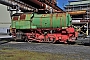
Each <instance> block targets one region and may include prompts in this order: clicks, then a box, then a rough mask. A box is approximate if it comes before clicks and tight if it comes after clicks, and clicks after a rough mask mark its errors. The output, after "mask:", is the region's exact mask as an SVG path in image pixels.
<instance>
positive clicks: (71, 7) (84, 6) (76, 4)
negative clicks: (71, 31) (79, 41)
mask: <svg viewBox="0 0 90 60" xmlns="http://www.w3.org/2000/svg"><path fill="white" fill-rule="evenodd" d="M64 8H65V11H66V12H68V13H70V14H71V16H72V24H73V25H74V26H76V28H78V30H79V32H81V33H82V34H86V35H88V34H90V32H89V31H90V0H87V1H69V4H68V5H65V7H64Z"/></svg>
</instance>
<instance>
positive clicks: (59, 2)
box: [57, 0, 68, 9]
mask: <svg viewBox="0 0 90 60" xmlns="http://www.w3.org/2000/svg"><path fill="white" fill-rule="evenodd" d="M67 4H68V0H57V6H59V7H60V8H61V9H64V8H63V7H64V6H65V5H67Z"/></svg>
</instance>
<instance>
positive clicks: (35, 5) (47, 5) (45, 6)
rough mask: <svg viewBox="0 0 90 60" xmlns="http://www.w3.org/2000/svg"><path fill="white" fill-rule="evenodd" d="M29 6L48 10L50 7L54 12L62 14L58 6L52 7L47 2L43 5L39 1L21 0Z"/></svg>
mask: <svg viewBox="0 0 90 60" xmlns="http://www.w3.org/2000/svg"><path fill="white" fill-rule="evenodd" d="M21 1H23V2H25V3H27V4H29V5H32V6H33V7H36V8H38V9H49V8H50V7H52V8H53V9H54V10H55V11H60V12H63V10H62V9H60V8H59V7H58V6H55V5H52V4H50V3H48V2H47V1H46V0H45V1H46V2H47V4H45V3H43V2H40V1H39V0H27V1H25V0H21Z"/></svg>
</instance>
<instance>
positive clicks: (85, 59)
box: [0, 42, 90, 60]
mask: <svg viewBox="0 0 90 60" xmlns="http://www.w3.org/2000/svg"><path fill="white" fill-rule="evenodd" d="M2 47H11V48H16V49H20V50H27V51H37V52H48V53H56V54H65V55H66V58H68V57H72V58H75V59H76V60H90V46H82V45H65V44H51V43H50V44H49V43H27V42H10V43H5V44H1V45H0V49H1V48H2Z"/></svg>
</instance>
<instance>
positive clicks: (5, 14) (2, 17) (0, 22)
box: [0, 4, 11, 33]
mask: <svg viewBox="0 0 90 60" xmlns="http://www.w3.org/2000/svg"><path fill="white" fill-rule="evenodd" d="M10 25H11V18H10V13H9V11H7V7H6V6H5V5H2V4H0V33H7V29H9V27H10Z"/></svg>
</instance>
